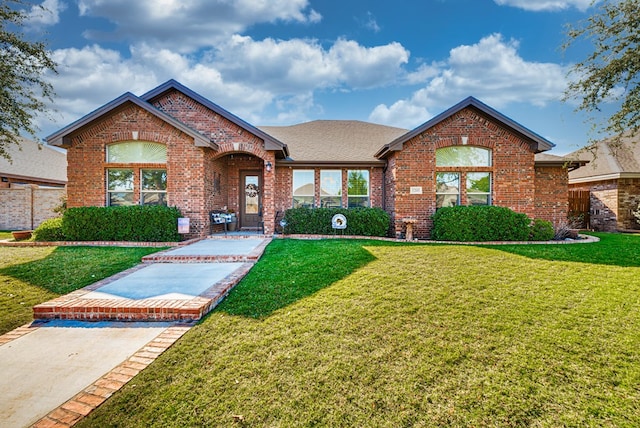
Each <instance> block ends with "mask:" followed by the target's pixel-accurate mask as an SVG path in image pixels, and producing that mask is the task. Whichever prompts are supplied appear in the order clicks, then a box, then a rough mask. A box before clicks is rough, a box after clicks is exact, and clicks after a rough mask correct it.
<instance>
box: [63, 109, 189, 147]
mask: <svg viewBox="0 0 640 428" xmlns="http://www.w3.org/2000/svg"><path fill="white" fill-rule="evenodd" d="M123 123H127V126H126V127H122V126H121V124H123ZM134 131H137V132H138V138H137V140H140V141H150V142H154V143H162V144H165V145H168V144H170V143H171V142H173V141H175V140H176V138H184V137H185V136H186V134H184V133H183V132H182V131H180V130H179V129H176V128H174V127H171V126H167V123H166V122H165V121H164V120H162V119H160V118H159V117H156V116H154V115H152V114H150V113H148V112H146V111H144V110H143V109H141V108H139V107H137V106H134V105H131V106H127V107H125V108H122V109H120V110H117V111H115V112H112V113H111V114H109V115H107V116H105V117H103V118H101V119H100V120H99V121H98V122H96V123H94V124H92V125H91V126H89V127H87V129H85V130H83V131H82V132H80V133H78V134H77V135H75V136H74V137H73V144H82V142H84V141H88V140H91V139H94V138H100V139H101V141H103V142H104V143H105V144H113V143H117V142H122V141H134V140H136V139H135V138H133V132H134ZM188 138H190V139H191V140H193V138H192V137H190V136H189V137H188Z"/></svg>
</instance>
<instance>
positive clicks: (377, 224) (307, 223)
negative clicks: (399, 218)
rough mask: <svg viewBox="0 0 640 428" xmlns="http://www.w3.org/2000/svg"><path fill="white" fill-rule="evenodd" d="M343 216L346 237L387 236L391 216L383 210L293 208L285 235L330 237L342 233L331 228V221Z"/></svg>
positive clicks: (288, 211) (287, 216)
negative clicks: (345, 224)
mask: <svg viewBox="0 0 640 428" xmlns="http://www.w3.org/2000/svg"><path fill="white" fill-rule="evenodd" d="M336 214H343V215H344V216H345V217H346V219H347V228H346V229H344V234H346V235H360V236H386V235H387V231H388V230H389V224H390V221H391V219H390V217H389V214H388V213H387V212H386V211H384V210H383V209H381V208H352V209H346V208H291V209H289V210H287V211H286V212H285V215H284V219H285V220H286V222H287V226H286V227H285V230H284V232H285V233H301V234H315V235H330V234H333V233H338V234H340V233H342V232H343V231H342V230H334V229H333V228H332V227H331V219H332V218H333V216H334V215H336Z"/></svg>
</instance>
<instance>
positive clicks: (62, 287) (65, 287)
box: [0, 247, 163, 294]
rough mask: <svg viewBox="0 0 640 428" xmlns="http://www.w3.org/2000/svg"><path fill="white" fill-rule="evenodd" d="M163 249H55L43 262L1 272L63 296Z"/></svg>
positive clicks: (5, 269) (12, 266)
mask: <svg viewBox="0 0 640 428" xmlns="http://www.w3.org/2000/svg"><path fill="white" fill-rule="evenodd" d="M161 249H163V248H144V247H142V248H135V247H134V248H125V247H58V248H56V249H55V250H54V251H52V252H51V254H49V255H47V256H46V257H44V258H41V259H38V260H33V261H30V262H26V263H21V264H16V265H11V266H8V267H5V268H2V269H0V275H6V276H10V277H12V278H15V279H18V280H20V281H23V282H25V283H27V284H30V285H33V286H36V287H41V288H44V289H46V290H49V291H51V292H53V293H56V294H66V293H70V292H71V291H74V290H77V289H79V288H82V287H85V286H87V285H89V284H92V283H94V282H96V281H99V280H101V279H103V278H106V277H108V276H111V275H114V274H116V273H118V272H121V271H123V270H125V269H129V268H130V267H133V266H135V265H137V264H138V263H140V260H141V259H142V257H143V256H145V255H147V254H151V253H154V252H156V251H159V250H161Z"/></svg>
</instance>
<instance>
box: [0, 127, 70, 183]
mask: <svg viewBox="0 0 640 428" xmlns="http://www.w3.org/2000/svg"><path fill="white" fill-rule="evenodd" d="M7 151H8V152H9V154H10V156H11V160H9V159H6V158H4V157H1V156H0V188H5V189H6V188H9V187H12V186H16V185H24V184H36V185H38V186H47V187H64V186H65V184H67V155H66V154H65V153H64V151H63V150H60V149H58V148H57V147H56V148H52V147H49V146H47V145H46V144H40V143H38V142H37V141H33V140H28V139H26V138H20V145H19V146H17V145H15V144H12V145H10V146H9V147H8V150H7Z"/></svg>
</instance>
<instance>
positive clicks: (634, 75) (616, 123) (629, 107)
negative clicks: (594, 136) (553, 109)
mask: <svg viewBox="0 0 640 428" xmlns="http://www.w3.org/2000/svg"><path fill="white" fill-rule="evenodd" d="M592 4H593V6H597V9H596V12H595V13H594V14H593V15H592V16H590V17H589V18H588V19H587V20H585V21H583V22H581V23H580V24H579V25H578V26H571V27H569V30H568V37H569V40H568V41H567V43H566V44H565V46H564V48H565V49H567V48H568V47H569V46H570V45H572V44H574V43H576V42H577V41H578V40H585V39H586V40H588V41H590V42H592V43H593V46H594V52H593V53H591V54H590V55H589V56H588V57H587V58H586V59H584V60H583V61H581V62H579V63H577V64H576V65H575V66H574V67H573V69H572V74H573V75H574V76H577V80H575V81H573V82H571V83H570V84H569V86H568V88H567V91H566V92H565V100H569V99H574V98H577V99H578V100H581V103H580V105H579V106H578V110H582V111H585V112H590V113H594V112H598V111H600V106H601V105H602V104H603V103H605V102H609V101H622V103H621V106H620V109H619V110H618V111H617V112H615V113H614V114H612V115H611V116H610V117H609V118H608V124H607V125H606V126H604V131H606V132H608V133H611V134H614V135H621V134H622V133H625V132H629V131H630V132H631V133H632V134H635V133H636V132H638V130H639V129H640V88H639V87H638V83H639V78H640V76H639V75H638V73H639V71H640V47H639V46H638V43H639V41H640V0H602V1H601V2H598V1H595V0H594V2H593V3H592Z"/></svg>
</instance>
